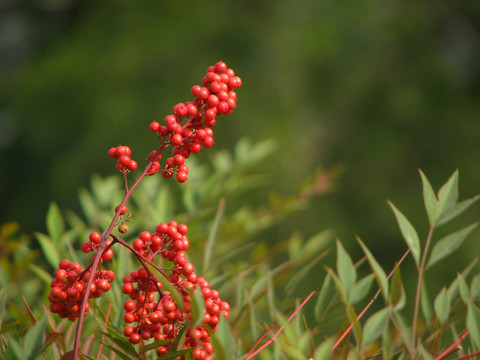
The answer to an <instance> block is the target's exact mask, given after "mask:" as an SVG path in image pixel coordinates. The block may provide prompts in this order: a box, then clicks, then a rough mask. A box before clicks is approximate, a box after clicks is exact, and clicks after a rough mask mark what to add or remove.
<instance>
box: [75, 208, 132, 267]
mask: <svg viewBox="0 0 480 360" xmlns="http://www.w3.org/2000/svg"><path fill="white" fill-rule="evenodd" d="M125 212H126V207H125ZM101 239H102V235H100V233H98V232H96V231H94V232H92V233H90V235H89V236H88V241H85V242H83V243H82V245H81V249H82V251H83V252H84V253H89V252H91V251H96V250H97V248H98V245H99V244H100V240H101ZM111 243H112V241H111V240H107V241H106V242H105V246H106V250H105V251H104V252H103V254H102V259H101V261H103V260H107V261H108V260H110V259H111V258H112V257H113V250H112V249H111V248H110V245H111Z"/></svg>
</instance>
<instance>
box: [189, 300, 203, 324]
mask: <svg viewBox="0 0 480 360" xmlns="http://www.w3.org/2000/svg"><path fill="white" fill-rule="evenodd" d="M189 294H190V298H191V299H192V301H191V302H190V303H191V306H192V312H191V313H192V320H191V321H192V322H191V326H192V327H197V326H198V325H199V324H200V323H201V322H202V320H203V315H204V312H205V302H204V300H203V296H202V292H201V291H196V292H195V293H193V292H192V291H189Z"/></svg>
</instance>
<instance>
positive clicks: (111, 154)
mask: <svg viewBox="0 0 480 360" xmlns="http://www.w3.org/2000/svg"><path fill="white" fill-rule="evenodd" d="M116 150H117V148H115V147H112V148H110V149H109V150H108V157H110V158H112V159H115V158H116V156H115V151H116Z"/></svg>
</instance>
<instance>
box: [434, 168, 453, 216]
mask: <svg viewBox="0 0 480 360" xmlns="http://www.w3.org/2000/svg"><path fill="white" fill-rule="evenodd" d="M437 197H438V214H439V216H442V215H443V213H444V212H445V211H448V210H449V209H450V208H451V207H452V206H453V205H454V204H455V203H456V202H457V200H458V170H455V171H454V172H453V174H452V175H451V176H450V177H449V178H448V180H447V182H446V183H445V184H443V185H442V187H441V188H440V190H439V191H438V194H437Z"/></svg>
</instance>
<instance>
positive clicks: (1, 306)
mask: <svg viewBox="0 0 480 360" xmlns="http://www.w3.org/2000/svg"><path fill="white" fill-rule="evenodd" d="M6 302H7V288H6V287H4V288H2V289H0V329H2V322H3V314H4V311H5V303H6Z"/></svg>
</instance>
